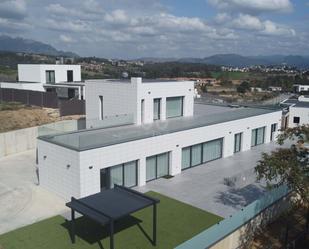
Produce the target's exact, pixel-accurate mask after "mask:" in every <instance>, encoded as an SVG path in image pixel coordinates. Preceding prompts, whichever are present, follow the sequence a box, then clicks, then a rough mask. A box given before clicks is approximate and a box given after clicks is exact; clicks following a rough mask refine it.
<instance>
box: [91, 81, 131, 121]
mask: <svg viewBox="0 0 309 249" xmlns="http://www.w3.org/2000/svg"><path fill="white" fill-rule="evenodd" d="M85 85H86V119H87V127H90V126H92V125H93V123H94V122H95V120H99V119H100V100H99V96H103V116H104V117H111V116H115V115H124V114H132V115H134V120H135V117H136V108H135V106H136V94H137V90H136V84H132V83H130V82H117V81H112V82H111V81H104V80H88V81H86V83H85Z"/></svg>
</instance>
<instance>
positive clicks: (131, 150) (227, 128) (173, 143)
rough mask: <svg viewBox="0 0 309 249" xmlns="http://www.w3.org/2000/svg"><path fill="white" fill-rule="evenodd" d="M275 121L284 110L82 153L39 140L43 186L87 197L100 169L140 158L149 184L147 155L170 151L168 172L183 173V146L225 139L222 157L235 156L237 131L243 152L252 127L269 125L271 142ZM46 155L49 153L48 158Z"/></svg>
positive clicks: (67, 195)
mask: <svg viewBox="0 0 309 249" xmlns="http://www.w3.org/2000/svg"><path fill="white" fill-rule="evenodd" d="M273 123H277V124H278V126H279V124H280V123H281V111H277V112H273V113H269V114H263V115H259V116H254V117H249V118H244V119H239V120H235V121H229V122H225V123H220V124H215V125H211V126H205V127H200V128H195V129H190V130H185V131H180V132H175V133H170V134H166V135H161V136H155V137H151V138H147V139H141V140H135V141H131V142H127V143H121V144H117V145H112V146H107V147H102V148H97V149H91V150H86V151H81V152H77V151H72V150H69V149H66V148H63V147H60V146H57V145H53V144H50V143H48V142H43V141H39V144H38V148H39V168H40V178H41V185H43V186H44V187H46V188H48V189H50V190H52V191H54V192H56V193H58V194H60V195H61V196H63V197H64V198H66V199H69V198H70V197H71V196H75V197H82V196H87V195H90V194H94V193H97V192H99V191H100V169H102V168H108V167H111V166H114V165H117V164H120V163H125V162H129V161H132V160H138V185H140V186H141V185H144V184H145V183H146V180H145V179H146V157H148V156H151V155H156V154H159V153H163V152H170V169H169V173H170V174H171V175H176V174H179V173H181V149H182V148H183V147H187V146H190V145H194V144H199V143H202V142H206V141H210V140H213V139H217V138H223V157H228V156H232V155H233V151H234V135H235V134H236V133H239V132H243V140H242V151H246V150H249V149H250V148H251V131H252V129H255V128H259V127H263V126H266V132H265V143H268V142H269V141H270V130H271V124H273ZM163 124H164V122H163ZM158 125H160V123H158ZM44 155H47V158H46V159H45V160H44V159H42V158H43V157H44ZM67 164H70V165H71V167H70V169H67V168H66V165H67Z"/></svg>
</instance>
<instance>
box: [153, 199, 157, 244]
mask: <svg viewBox="0 0 309 249" xmlns="http://www.w3.org/2000/svg"><path fill="white" fill-rule="evenodd" d="M152 225H153V227H152V236H153V237H152V238H153V245H154V246H156V245H157V204H156V203H154V204H153V223H152Z"/></svg>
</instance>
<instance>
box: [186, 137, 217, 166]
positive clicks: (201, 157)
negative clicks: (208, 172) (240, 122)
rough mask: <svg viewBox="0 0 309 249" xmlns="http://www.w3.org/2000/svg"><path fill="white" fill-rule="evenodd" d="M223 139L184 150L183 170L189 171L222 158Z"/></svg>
mask: <svg viewBox="0 0 309 249" xmlns="http://www.w3.org/2000/svg"><path fill="white" fill-rule="evenodd" d="M222 144H223V139H222V138H220V139H216V140H213V141H209V142H206V143H202V144H196V145H192V146H189V147H185V148H183V149H182V164H181V168H182V169H183V170H184V169H187V168H190V167H194V166H197V165H200V164H202V163H206V162H209V161H212V160H215V159H219V158H221V157H222Z"/></svg>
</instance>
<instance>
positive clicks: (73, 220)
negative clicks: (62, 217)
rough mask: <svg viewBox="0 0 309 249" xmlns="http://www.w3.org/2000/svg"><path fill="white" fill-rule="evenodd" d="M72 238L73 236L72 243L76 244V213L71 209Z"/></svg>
mask: <svg viewBox="0 0 309 249" xmlns="http://www.w3.org/2000/svg"><path fill="white" fill-rule="evenodd" d="M71 236H72V243H73V244H74V243H75V211H74V209H73V208H71Z"/></svg>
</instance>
